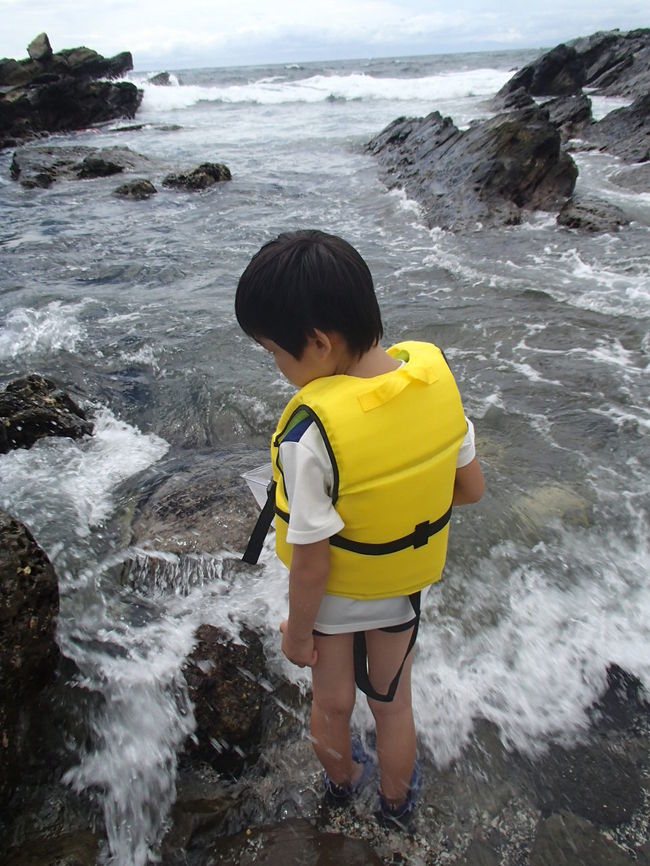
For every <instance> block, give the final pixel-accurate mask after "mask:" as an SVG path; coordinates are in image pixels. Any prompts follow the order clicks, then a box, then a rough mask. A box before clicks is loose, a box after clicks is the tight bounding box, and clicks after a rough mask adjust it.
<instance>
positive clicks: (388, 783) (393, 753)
mask: <svg viewBox="0 0 650 866" xmlns="http://www.w3.org/2000/svg"><path fill="white" fill-rule="evenodd" d="M410 638H411V629H408V630H407V631H403V632H383V631H380V630H379V629H375V630H373V631H368V632H366V645H367V648H368V674H369V677H370V682H371V683H372V685H373V688H374V689H375V690H376V691H378V692H379V693H380V694H385V693H386V692H387V691H388V687H389V686H390V683H391V682H392V680H393V678H394V676H395V674H396V673H397V670H398V668H399V666H400V664H401V662H402V659H403V658H404V653H405V652H406V648H407V647H408V644H409V640H410ZM412 666H413V651H411V652H410V653H409V657H408V658H407V660H406V663H405V664H404V668H403V670H402V675H401V677H400V681H399V685H398V687H397V691H396V693H395V697H394V699H393V700H392V701H391V702H390V703H386V702H383V701H375V700H373V699H372V698H368V706H369V707H370V709H371V711H372V714H373V716H374V717H375V725H376V727H377V758H378V760H379V771H380V774H381V790H382V793H383V795H384V798H385V799H386V800H387V801H388V802H389V803H390V804H391V805H396V806H397V805H401V804H402V803H403V802H404V801H405V799H406V795H407V793H408V789H409V783H410V781H411V777H412V775H413V768H414V767H415V754H416V740H415V722H414V720H413V708H412V706H411V668H412Z"/></svg>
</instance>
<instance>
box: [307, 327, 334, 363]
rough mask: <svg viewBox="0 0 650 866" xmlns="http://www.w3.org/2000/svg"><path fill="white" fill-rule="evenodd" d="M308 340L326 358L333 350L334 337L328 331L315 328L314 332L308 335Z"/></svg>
mask: <svg viewBox="0 0 650 866" xmlns="http://www.w3.org/2000/svg"><path fill="white" fill-rule="evenodd" d="M308 341H309V343H310V344H311V345H312V347H313V348H314V349H315V350H316V352H317V354H318V355H319V356H320V357H323V358H325V357H327V356H328V355H329V354H330V352H331V351H332V338H331V337H330V335H329V334H328V333H327V332H326V331H320V330H319V329H318V328H314V331H313V333H312V334H311V335H310V336H309V337H308Z"/></svg>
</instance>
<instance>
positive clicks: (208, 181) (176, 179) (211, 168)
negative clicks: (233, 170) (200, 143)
mask: <svg viewBox="0 0 650 866" xmlns="http://www.w3.org/2000/svg"><path fill="white" fill-rule="evenodd" d="M224 180H232V175H231V174H230V169H229V168H228V166H226V165H223V163H220V162H204V163H202V164H201V165H199V166H197V167H196V168H195V169H192V171H190V172H187V173H183V172H181V173H178V174H168V175H167V177H166V178H165V179H164V180H163V186H166V187H172V188H173V189H187V190H198V189H207V188H208V187H209V186H213V185H214V184H215V183H221V182H222V181H224Z"/></svg>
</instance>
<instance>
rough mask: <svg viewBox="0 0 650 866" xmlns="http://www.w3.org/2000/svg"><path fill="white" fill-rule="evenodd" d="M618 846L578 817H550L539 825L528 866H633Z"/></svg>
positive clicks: (568, 814)
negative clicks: (586, 865) (587, 865)
mask: <svg viewBox="0 0 650 866" xmlns="http://www.w3.org/2000/svg"><path fill="white" fill-rule="evenodd" d="M632 862H633V861H632V860H631V859H630V858H629V857H628V856H627V855H626V854H625V852H624V851H622V850H621V848H619V847H618V845H615V844H614V842H612V841H611V840H610V839H607V838H606V837H605V836H603V835H601V834H600V833H599V832H598V830H597V829H596V828H595V827H594V826H593V825H592V824H590V823H589V822H588V821H585V820H583V819H581V818H578V817H577V816H576V815H572V814H570V813H568V812H562V813H560V814H557V815H551V817H550V818H547V819H546V820H545V821H543V822H542V824H541V825H540V828H539V831H538V833H537V838H536V839H535V844H534V846H533V850H532V851H531V854H530V864H529V866H585V864H589V866H631V863H632Z"/></svg>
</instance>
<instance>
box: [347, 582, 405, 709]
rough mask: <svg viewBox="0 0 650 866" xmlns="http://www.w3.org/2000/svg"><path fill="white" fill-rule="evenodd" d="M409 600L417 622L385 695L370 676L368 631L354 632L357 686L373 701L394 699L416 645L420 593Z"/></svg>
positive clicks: (386, 701) (388, 701) (385, 701)
mask: <svg viewBox="0 0 650 866" xmlns="http://www.w3.org/2000/svg"><path fill="white" fill-rule="evenodd" d="M409 601H410V602H411V606H412V607H413V611H414V613H415V622H414V624H413V631H412V632H411V640H410V641H409V645H408V647H407V649H406V652H405V654H404V658H403V659H402V664H401V665H400V666H399V670H398V671H397V673H396V674H395V676H394V678H393V681H392V682H391V684H390V686H389V687H388V691H387V692H386V694H385V695H381V694H379V692H378V691H375V689H374V688H373V686H372V683H371V682H370V677H369V676H368V647H367V646H366V633H365V631H355V633H354V679H355V681H356V684H357V687H358V688H360V689H361V691H362V692H363V693H364V694H366V695H368V697H369V698H372V699H373V701H383V702H384V703H387V704H389V703H390V702H391V701H392V700H393V698H394V697H395V692H396V691H397V686H398V685H399V680H400V677H401V676H402V671H403V670H404V665H405V664H406V659H407V658H408V657H409V653H410V652H411V650H412V649H413V647H414V646H415V641H416V639H417V636H418V629H419V627H420V593H419V592H414V593H413V594H412V595H409Z"/></svg>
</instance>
